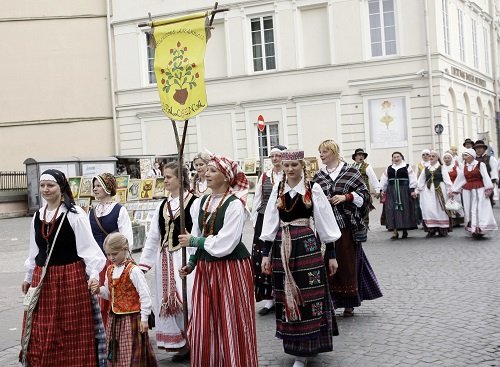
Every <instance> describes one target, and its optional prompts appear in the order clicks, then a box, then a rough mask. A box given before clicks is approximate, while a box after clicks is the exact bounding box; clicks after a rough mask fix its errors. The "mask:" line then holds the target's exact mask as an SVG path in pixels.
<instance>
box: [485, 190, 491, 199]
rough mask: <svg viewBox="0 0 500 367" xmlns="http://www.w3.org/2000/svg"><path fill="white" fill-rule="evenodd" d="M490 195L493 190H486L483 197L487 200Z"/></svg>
mask: <svg viewBox="0 0 500 367" xmlns="http://www.w3.org/2000/svg"><path fill="white" fill-rule="evenodd" d="M491 195H493V189H486V190H484V196H486V197H487V198H489V197H490V196H491Z"/></svg>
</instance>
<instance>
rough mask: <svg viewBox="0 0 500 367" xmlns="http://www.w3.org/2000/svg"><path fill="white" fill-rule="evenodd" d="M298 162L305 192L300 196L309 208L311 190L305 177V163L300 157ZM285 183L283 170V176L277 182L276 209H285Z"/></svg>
mask: <svg viewBox="0 0 500 367" xmlns="http://www.w3.org/2000/svg"><path fill="white" fill-rule="evenodd" d="M299 162H300V163H301V164H302V171H303V179H304V186H305V188H306V192H305V194H304V196H302V202H303V203H304V205H305V206H306V208H308V209H309V208H310V207H311V205H312V191H311V184H310V183H309V180H308V179H307V171H306V163H305V161H304V160H303V159H300V160H299ZM285 183H286V172H285V170H283V178H282V179H281V182H280V184H279V189H278V199H277V200H276V206H277V207H278V209H285V195H284V194H283V191H284V190H285Z"/></svg>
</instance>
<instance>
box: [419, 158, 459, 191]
mask: <svg viewBox="0 0 500 367" xmlns="http://www.w3.org/2000/svg"><path fill="white" fill-rule="evenodd" d="M440 166H441V165H440V164H439V162H436V163H435V164H434V165H430V164H429V166H427V168H429V171H431V172H434V171H435V170H437V169H438V168H439V167H440ZM443 167H446V166H443ZM423 172H425V171H423ZM441 173H442V175H443V183H444V185H445V189H446V190H449V189H450V188H451V186H452V185H453V183H452V182H451V179H450V175H449V174H448V170H447V169H446V168H443V169H441ZM426 188H427V185H426V180H425V174H421V175H420V176H419V177H418V182H417V189H416V191H417V193H420V192H422V191H424V190H425V189H426Z"/></svg>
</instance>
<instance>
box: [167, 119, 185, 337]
mask: <svg viewBox="0 0 500 367" xmlns="http://www.w3.org/2000/svg"><path fill="white" fill-rule="evenodd" d="M170 121H172V127H173V129H174V135H175V141H176V143H177V163H178V165H179V171H178V173H177V177H178V179H179V184H180V188H179V217H180V222H181V223H180V234H186V214H185V212H184V179H183V171H184V145H185V143H186V136H187V128H188V123H189V120H186V121H184V128H183V131H182V140H180V139H179V132H178V131H177V126H176V124H175V121H174V120H170ZM181 251H182V267H184V266H186V263H187V260H186V257H187V256H186V248H185V247H182V249H181ZM182 305H183V307H182V312H183V315H184V335H187V328H188V303H187V278H186V277H183V278H182ZM186 340H187V337H186Z"/></svg>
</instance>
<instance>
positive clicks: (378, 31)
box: [368, 0, 397, 57]
mask: <svg viewBox="0 0 500 367" xmlns="http://www.w3.org/2000/svg"><path fill="white" fill-rule="evenodd" d="M368 15H369V20H370V45H371V54H372V57H377V56H387V55H396V53H397V47H396V19H395V14H394V0H368Z"/></svg>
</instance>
